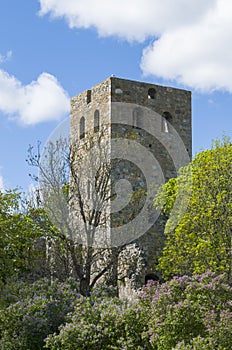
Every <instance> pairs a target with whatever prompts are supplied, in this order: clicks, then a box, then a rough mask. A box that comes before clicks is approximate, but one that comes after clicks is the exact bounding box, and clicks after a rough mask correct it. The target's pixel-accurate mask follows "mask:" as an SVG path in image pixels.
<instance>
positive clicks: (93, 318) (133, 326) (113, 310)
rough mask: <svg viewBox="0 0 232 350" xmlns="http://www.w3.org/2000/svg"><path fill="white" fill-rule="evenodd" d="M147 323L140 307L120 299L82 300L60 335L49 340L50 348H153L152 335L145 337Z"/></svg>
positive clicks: (100, 349) (95, 298)
mask: <svg viewBox="0 0 232 350" xmlns="http://www.w3.org/2000/svg"><path fill="white" fill-rule="evenodd" d="M144 320H145V318H144V314H143V313H142V312H141V311H139V310H138V309H137V307H136V305H129V304H128V302H126V301H123V300H120V299H118V298H107V297H104V298H102V297H101V298H99V297H95V296H92V297H89V298H86V297H81V298H80V299H79V300H78V301H77V304H76V309H75V311H74V313H72V314H70V316H69V318H68V320H67V323H66V324H65V325H63V326H61V327H60V329H59V333H58V334H53V335H50V336H49V337H48V339H47V342H46V347H47V348H48V349H51V350H55V349H60V350H79V349H80V350H82V349H96V350H97V349H99V350H102V349H112V350H113V349H115V350H116V349H128V350H134V349H138V350H139V349H140V350H142V349H151V346H150V343H149V338H148V336H147V335H145V336H144V331H145V329H146V322H144Z"/></svg>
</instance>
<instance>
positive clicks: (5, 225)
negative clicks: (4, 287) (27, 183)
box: [0, 190, 43, 283]
mask: <svg viewBox="0 0 232 350" xmlns="http://www.w3.org/2000/svg"><path fill="white" fill-rule="evenodd" d="M42 235H43V230H42V229H41V228H40V227H39V225H38V224H37V222H36V221H34V218H33V216H32V215H31V213H29V212H28V213H27V212H25V211H24V209H23V206H22V194H21V193H19V192H18V191H16V190H13V191H11V190H9V191H6V192H0V278H1V282H2V283H5V282H6V281H7V279H8V278H9V277H12V276H13V275H14V276H15V277H18V276H20V275H23V274H24V273H27V272H29V271H32V269H33V268H34V266H35V263H36V258H38V254H39V249H38V247H36V242H37V239H38V238H39V237H41V236H42Z"/></svg>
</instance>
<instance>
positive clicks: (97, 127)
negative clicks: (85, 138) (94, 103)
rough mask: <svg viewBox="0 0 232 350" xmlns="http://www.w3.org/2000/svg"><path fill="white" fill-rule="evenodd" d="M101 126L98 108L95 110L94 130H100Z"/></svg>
mask: <svg viewBox="0 0 232 350" xmlns="http://www.w3.org/2000/svg"><path fill="white" fill-rule="evenodd" d="M99 127H100V113H99V110H98V109H96V111H95V112H94V132H98V131H99Z"/></svg>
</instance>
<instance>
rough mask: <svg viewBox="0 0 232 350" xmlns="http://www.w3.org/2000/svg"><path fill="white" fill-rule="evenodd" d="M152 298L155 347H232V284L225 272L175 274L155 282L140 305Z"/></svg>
mask: <svg viewBox="0 0 232 350" xmlns="http://www.w3.org/2000/svg"><path fill="white" fill-rule="evenodd" d="M148 300H149V301H150V303H151V304H150V305H151V308H150V319H149V321H148V328H149V330H148V333H149V336H150V341H151V344H152V346H153V348H154V349H155V348H157V349H158V350H169V349H173V348H175V349H199V350H200V349H214V348H215V349H221V350H222V349H223V350H225V349H228V350H229V349H231V344H232V288H231V287H230V286H229V285H228V284H227V283H226V281H225V277H224V276H223V275H220V276H216V275H214V274H213V273H210V272H207V273H205V274H203V275H194V276H192V277H188V276H183V277H174V278H173V279H172V280H171V281H169V282H167V283H164V284H162V285H157V284H152V283H151V284H150V285H149V286H148V287H147V288H145V289H144V291H143V294H142V295H141V301H140V305H144V303H145V302H147V301H148ZM199 337H200V338H199ZM198 343H199V344H200V345H199V346H198V345H197V344H198ZM203 344H204V346H203ZM212 344H213V347H212ZM210 346H211V347H210Z"/></svg>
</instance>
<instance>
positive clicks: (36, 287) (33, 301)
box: [0, 280, 78, 350]
mask: <svg viewBox="0 0 232 350" xmlns="http://www.w3.org/2000/svg"><path fill="white" fill-rule="evenodd" d="M19 285H21V287H22V289H21V290H19V288H18V286H16V285H14V292H13V293H12V294H11V295H10V299H11V300H14V299H17V298H18V301H16V300H14V302H13V303H11V304H10V305H9V306H7V307H5V309H3V310H2V311H1V312H0V332H1V337H2V339H1V340H0V345H1V349H4V350H11V349H12V350H17V349H20V350H24V349H25V350H29V349H30V350H32V349H33V350H37V349H43V345H44V338H46V336H47V335H48V334H49V333H53V332H55V331H57V329H58V327H59V326H60V325H61V324H62V323H64V322H65V320H66V315H67V314H68V313H69V312H70V311H72V310H73V308H74V306H73V305H74V302H75V299H76V298H77V297H78V293H77V292H76V290H77V288H78V286H77V285H75V283H74V282H73V283H72V282H71V281H69V283H67V284H66V283H59V282H58V281H54V282H53V283H51V284H50V283H49V282H48V281H47V280H42V281H38V282H36V283H33V284H26V283H21V284H20V283H19ZM12 287H13V286H12Z"/></svg>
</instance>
